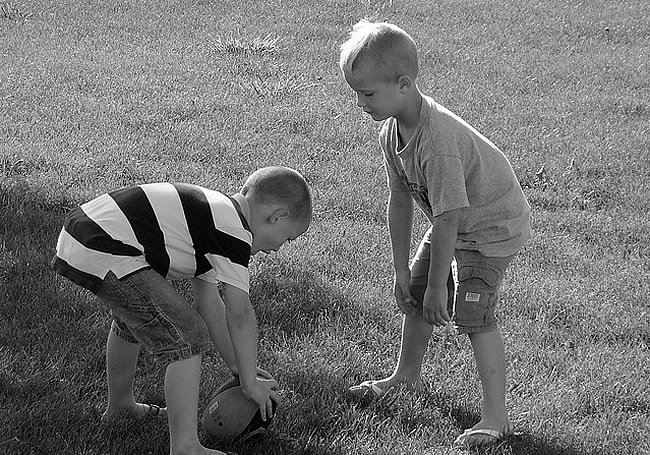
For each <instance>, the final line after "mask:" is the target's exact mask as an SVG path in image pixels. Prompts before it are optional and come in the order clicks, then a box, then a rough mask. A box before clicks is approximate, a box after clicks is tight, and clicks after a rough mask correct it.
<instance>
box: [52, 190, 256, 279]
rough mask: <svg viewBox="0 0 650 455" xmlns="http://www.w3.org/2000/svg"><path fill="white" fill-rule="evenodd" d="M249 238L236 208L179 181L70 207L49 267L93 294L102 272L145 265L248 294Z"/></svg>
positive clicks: (130, 270) (125, 272)
mask: <svg viewBox="0 0 650 455" xmlns="http://www.w3.org/2000/svg"><path fill="white" fill-rule="evenodd" d="M252 241H253V235H252V233H251V232H250V227H249V226H248V223H247V222H246V219H245V218H244V216H243V215H242V213H241V210H240V207H239V204H238V203H237V202H236V201H235V200H234V199H231V198H229V197H228V196H226V195H224V194H222V193H220V192H218V191H213V190H208V189H206V188H202V187H200V186H197V185H190V184H186V183H150V184H145V185H138V186H132V187H128V188H123V189H119V190H116V191H113V192H110V193H108V194H104V195H102V196H99V197H98V198H96V199H93V200H92V201H90V202H87V203H85V204H83V205H81V206H80V207H78V208H76V209H74V210H73V211H72V212H71V213H70V214H69V215H68V217H67V219H66V221H65V224H64V226H63V230H62V231H61V234H60V235H59V240H58V243H57V248H56V256H55V257H54V259H53V261H52V267H53V268H54V270H55V271H56V272H57V273H59V274H61V275H63V276H65V277H67V278H69V279H70V280H72V281H74V282H75V283H77V284H79V285H81V286H83V287H85V288H87V289H89V290H91V291H93V292H96V291H97V289H98V288H99V286H100V284H101V282H102V280H103V279H104V277H105V276H106V274H107V273H108V272H109V271H112V272H113V273H114V274H115V275H116V276H117V277H118V278H122V277H124V276H126V275H128V274H130V273H133V272H136V271H138V270H140V269H143V268H147V267H151V268H152V269H153V270H155V271H156V272H158V273H159V274H160V275H162V276H163V277H165V278H168V279H177V278H200V279H203V280H206V281H210V282H217V281H222V282H224V283H227V284H230V285H232V286H235V287H237V288H239V289H242V290H244V291H245V292H248V290H249V276H248V262H249V260H250V256H251V245H252Z"/></svg>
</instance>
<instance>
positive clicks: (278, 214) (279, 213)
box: [269, 208, 289, 224]
mask: <svg viewBox="0 0 650 455" xmlns="http://www.w3.org/2000/svg"><path fill="white" fill-rule="evenodd" d="M286 218H289V210H288V209H286V208H281V209H277V210H275V211H274V212H273V213H271V216H270V217H269V221H270V222H271V223H272V224H275V223H277V222H278V221H282V220H284V219H286Z"/></svg>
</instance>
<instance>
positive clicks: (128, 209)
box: [52, 167, 311, 455]
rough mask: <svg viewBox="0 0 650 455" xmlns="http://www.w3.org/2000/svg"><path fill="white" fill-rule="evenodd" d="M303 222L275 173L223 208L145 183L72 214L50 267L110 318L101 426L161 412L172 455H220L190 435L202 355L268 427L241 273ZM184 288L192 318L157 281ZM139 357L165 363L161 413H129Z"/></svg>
mask: <svg viewBox="0 0 650 455" xmlns="http://www.w3.org/2000/svg"><path fill="white" fill-rule="evenodd" d="M310 219H311V198H310V194H309V190H308V187H307V184H306V182H305V180H304V178H303V177H302V176H301V175H300V174H299V173H298V172H296V171H294V170H291V169H288V168H284V167H268V168H263V169H260V170H258V171H256V172H254V173H253V174H252V175H251V176H250V177H249V178H248V179H247V181H246V183H244V185H243V187H242V188H241V190H240V192H239V193H237V194H235V195H233V196H232V197H228V196H226V195H224V194H222V193H220V192H218V191H213V190H209V189H206V188H202V187H199V186H196V185H189V184H177V183H174V184H172V183H152V184H145V185H137V186H132V187H129V188H123V189H119V190H116V191H113V192H111V193H108V194H104V195H102V196H100V197H98V198H96V199H94V200H92V201H90V202H87V203H85V204H83V205H82V206H81V207H79V208H77V209H75V210H73V211H72V212H71V213H70V214H69V215H68V217H67V219H66V222H65V225H64V228H63V230H62V231H61V234H60V236H59V240H58V244H57V252H56V256H55V257H54V259H53V261H52V265H53V268H54V270H56V271H57V272H58V273H59V274H61V275H63V276H65V277H67V278H68V279H70V280H72V281H73V282H75V283H77V284H78V285H80V286H83V287H85V288H87V289H89V290H90V291H92V292H93V293H94V294H95V295H97V297H98V298H99V299H100V300H101V301H102V302H104V303H105V304H106V305H107V306H108V307H109V308H110V309H111V312H112V314H113V324H112V327H111V331H110V334H109V336H108V342H107V347H106V372H107V377H108V406H107V408H106V411H105V413H104V416H103V418H104V419H110V418H113V417H115V416H117V415H119V414H130V415H134V416H145V415H151V414H158V413H160V412H165V413H167V416H168V420H169V436H170V453H171V454H174V455H180V454H221V453H222V452H219V451H216V450H209V449H207V448H205V447H203V446H202V445H201V443H200V442H199V439H198V434H197V405H198V395H199V379H200V372H201V358H202V354H203V353H204V352H206V351H207V350H208V349H209V348H210V347H211V346H212V344H214V346H215V347H216V348H217V350H218V351H219V353H220V354H221V356H222V357H223V359H224V361H225V362H226V364H227V365H228V367H229V368H230V369H231V371H232V372H233V373H234V374H235V375H238V376H239V380H240V383H241V386H242V390H243V392H244V394H245V395H246V396H247V397H248V398H249V399H250V400H252V401H254V402H255V403H256V404H257V405H258V406H259V409H260V413H261V415H262V418H263V419H264V420H266V419H267V418H268V417H270V416H271V414H272V401H276V402H277V401H278V400H279V396H278V394H277V392H276V391H275V389H276V388H277V382H276V381H275V380H274V379H273V378H272V377H271V376H270V375H269V374H268V373H266V372H265V371H264V370H261V369H259V368H257V323H256V319H255V314H254V312H253V308H252V306H251V303H250V300H249V295H248V290H249V275H248V263H249V261H250V257H251V255H253V254H255V253H257V252H259V251H265V252H270V251H275V250H277V249H278V248H280V246H281V245H282V244H283V243H285V242H287V241H290V240H293V239H295V238H296V237H298V236H299V235H301V234H302V233H304V232H305V231H306V230H307V228H308V226H309V222H310ZM182 278H188V279H191V280H192V290H193V295H194V300H195V304H196V309H194V308H192V306H190V304H189V302H187V301H186V300H185V299H184V298H183V297H182V296H181V295H180V294H179V293H178V292H176V290H175V289H174V288H173V287H172V286H171V284H170V283H169V282H168V281H167V279H182ZM219 282H221V283H223V286H224V290H223V293H224V298H223V300H222V299H221V296H220V294H219V289H218V287H217V286H218V283H219ZM141 345H142V346H144V347H146V348H147V349H149V350H150V351H152V352H153V353H154V354H155V355H156V356H158V357H159V358H160V359H161V360H162V361H165V362H167V368H166V372H165V400H166V402H167V408H158V407H157V406H155V405H148V404H144V403H138V402H136V401H135V398H134V396H133V381H134V376H135V368H136V363H137V359H138V353H139V348H140V346H141ZM258 374H259V375H261V376H262V378H258V377H257V376H258Z"/></svg>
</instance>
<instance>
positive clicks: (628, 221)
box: [0, 0, 650, 455]
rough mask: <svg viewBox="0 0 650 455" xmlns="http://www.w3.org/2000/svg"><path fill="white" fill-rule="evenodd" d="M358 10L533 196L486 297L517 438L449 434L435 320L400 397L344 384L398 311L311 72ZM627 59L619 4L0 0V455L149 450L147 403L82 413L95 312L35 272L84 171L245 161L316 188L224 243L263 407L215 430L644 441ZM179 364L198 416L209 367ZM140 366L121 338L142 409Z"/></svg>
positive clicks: (358, 155)
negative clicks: (246, 303) (357, 393)
mask: <svg viewBox="0 0 650 455" xmlns="http://www.w3.org/2000/svg"><path fill="white" fill-rule="evenodd" d="M363 17H367V18H370V19H379V20H389V21H392V22H394V23H396V24H398V25H400V26H402V27H403V28H405V29H406V30H407V31H408V32H410V33H411V34H412V36H413V37H414V38H415V40H416V42H417V43H418V45H419V48H420V51H421V75H420V87H421V89H422V90H423V91H424V92H425V93H427V94H430V95H432V96H433V97H434V98H436V99H437V100H438V101H439V102H440V103H442V104H443V105H445V106H447V107H448V108H450V109H451V110H452V111H454V112H456V113H457V114H459V115H460V116H462V117H463V118H465V119H466V120H467V121H469V122H470V123H472V124H473V125H474V126H475V127H477V128H478V129H479V130H480V131H481V132H483V133H484V134H485V135H486V136H487V137H488V138H490V139H491V140H492V141H493V142H495V143H496V144H497V145H499V146H500V147H501V148H502V150H503V151H504V153H505V154H506V155H507V156H508V158H509V159H510V161H511V162H512V165H513V167H514V169H515V172H516V174H517V176H518V178H519V180H520V182H521V184H522V187H523V188H524V191H525V193H526V195H527V197H528V198H529V201H530V203H531V206H532V210H533V229H534V236H533V238H532V239H531V241H530V242H529V243H528V244H527V245H526V247H525V248H524V249H523V251H522V252H521V254H520V255H519V256H518V258H517V260H516V262H515V264H513V266H512V267H511V269H510V271H509V274H508V276H507V278H506V281H505V283H504V286H503V293H502V294H503V302H502V303H501V305H500V313H499V314H500V319H501V321H502V322H501V326H502V332H503V334H504V338H505V343H506V351H507V356H506V357H507V358H506V360H507V370H508V386H507V389H508V390H507V400H508V406H509V409H510V411H511V416H512V419H513V420H514V422H515V424H516V434H515V435H513V436H512V437H511V438H509V439H508V440H507V441H505V442H504V443H503V444H500V445H499V446H496V447H493V448H489V449H485V450H474V451H466V450H462V449H457V448H454V447H453V446H452V443H453V440H454V439H455V437H456V436H457V435H458V434H459V433H460V432H461V431H462V430H463V429H465V428H467V427H470V426H471V425H473V424H474V423H475V422H476V421H478V419H479V413H480V393H479V392H480V384H479V382H478V378H477V375H476V372H475V365H474V360H473V356H472V354H471V349H470V346H469V343H468V341H467V339H466V338H465V337H459V336H456V335H454V334H453V333H450V332H446V331H441V330H436V331H435V332H434V335H433V337H432V339H431V342H430V347H429V350H428V352H427V355H426V358H425V363H424V369H423V376H424V382H425V392H424V393H423V394H422V395H420V396H413V395H410V394H408V393H406V392H405V391H396V392H395V393H392V394H389V395H388V396H387V397H386V398H385V399H382V400H380V401H379V402H376V403H373V404H371V405H369V406H364V405H362V404H360V403H356V402H351V401H349V400H347V399H346V398H345V397H344V391H345V390H346V388H347V387H348V386H350V385H352V384H354V383H357V382H359V381H362V380H365V379H370V378H378V377H381V376H384V375H387V374H389V373H390V372H391V371H392V368H393V366H394V363H395V357H396V353H397V349H398V343H399V330H400V325H401V316H400V314H399V311H398V309H397V307H396V305H395V304H394V302H393V298H392V296H391V288H392V265H391V259H390V258H391V256H390V244H389V240H388V235H387V229H386V223H385V203H386V196H387V191H386V185H385V176H384V170H383V167H382V161H381V156H380V152H379V148H378V144H377V132H378V128H379V125H378V124H376V123H374V122H373V121H372V120H371V119H370V118H368V117H367V116H364V115H363V114H362V112H360V110H359V109H358V108H356V106H355V99H354V96H353V93H352V92H351V91H350V90H349V89H348V88H347V86H346V85H345V83H344V81H343V79H342V78H341V76H340V74H339V70H338V67H337V62H338V47H339V45H340V44H341V43H342V42H343V41H344V40H345V39H346V37H347V33H348V31H349V29H350V27H351V25H352V24H353V23H355V22H357V21H358V20H359V19H361V18H363ZM649 63H650V3H648V2H647V1H645V0H620V1H607V0H593V1H584V2H572V1H566V0H547V1H540V0H521V1H506V0H483V1H476V0H470V1H463V2H456V1H451V0H440V1H436V2H431V1H422V0H403V1H402V0H386V1H370V0H368V1H361V0H355V1H351V0H332V1H324V2H316V1H305V2H297V1H286V0H266V1H253V0H243V1H241V2H225V1H221V0H214V1H211V0H183V1H180V0H156V1H151V0H143V1H136V0H105V1H102V2H92V1H83V2H82V1H71V0H60V1H56V2H54V1H48V2H46V1H40V0H38V1H37V0H10V1H2V2H0V173H1V174H0V453H7V454H85V455H99V454H121V455H140V454H166V453H168V451H169V446H168V434H167V428H166V425H165V423H164V422H159V421H145V422H133V421H127V422H123V423H118V424H115V425H110V426H106V425H101V424H100V421H99V418H100V415H101V413H102V411H103V406H104V404H105V402H106V384H105V373H104V343H105V340H106V336H107V333H108V328H109V325H110V316H109V314H107V312H106V310H104V308H103V307H101V306H100V305H99V304H98V302H97V301H96V300H95V298H94V297H93V296H92V295H91V294H89V293H87V292H85V291H82V290H80V288H78V287H75V286H74V285H72V284H71V283H69V282H67V281H65V280H63V279H60V278H57V277H56V276H55V275H54V274H53V273H52V272H51V271H50V269H49V266H48V263H49V260H50V258H51V256H52V254H53V252H54V247H55V242H56V237H57V235H58V232H59V230H60V228H61V225H62V221H63V219H64V217H65V214H66V211H67V210H69V209H70V208H71V207H74V206H76V205H78V204H80V203H82V202H84V201H86V200H88V199H91V198H93V197H95V196H96V195H99V194H100V193H102V192H105V191H107V190H110V189H113V188H116V187H120V186H125V185H131V184H135V183H143V182H154V181H184V182H191V183H197V184H201V185H204V186H207V187H211V188H216V189H221V190H223V191H224V192H227V193H232V192H235V191H236V190H237V189H238V188H239V186H240V185H241V183H242V182H243V180H244V179H245V177H246V176H247V175H248V174H249V173H250V172H251V171H253V170H254V169H256V168H258V167H261V166H266V165H271V164H283V165H287V166H291V167H294V168H296V169H298V170H300V171H301V172H302V173H303V174H304V175H305V176H306V177H307V178H308V180H309V182H310V184H311V185H312V187H313V190H314V200H315V216H314V219H313V224H312V226H311V228H310V229H309V231H308V232H307V233H306V234H305V235H304V236H303V237H301V238H299V239H298V240H297V241H296V242H293V243H292V244H291V245H289V246H287V247H285V248H284V249H282V250H281V251H280V252H278V253H275V254H273V255H270V256H263V257H256V258H255V259H254V261H253V263H252V264H251V272H252V291H251V298H252V301H253V303H254V306H255V310H256V314H257V317H258V322H259V331H260V342H259V348H260V351H259V352H260V354H259V357H260V364H261V366H263V367H264V368H266V369H268V370H269V371H271V372H272V373H273V374H274V375H275V377H276V378H277V379H278V381H279V382H280V384H281V388H282V397H283V403H282V405H281V407H280V410H279V412H278V415H277V417H276V419H275V421H274V423H273V426H272V427H271V430H270V431H269V433H268V434H267V435H266V437H265V439H264V440H262V441H256V442H252V443H247V444H238V443H235V442H225V443H217V444H215V445H214V447H216V448H219V449H224V450H225V449H227V450H235V451H237V452H238V453H240V454H269V455H272V454H273V455H274V454H278V455H279V454H291V455H299V454H310V455H316V454H318V455H325V454H328V455H330V454H332V455H344V454H359V455H361V454H373V455H374V454H386V455H388V454H390V455H393V454H403V455H406V454H409V455H410V454H426V455H434V454H435V455H438V454H457V453H468V452H470V453H473V452H477V453H487V454H521V455H524V454H525V455H528V454H569V455H588V454H589V455H591V454H612V455H623V454H648V453H650V431H649V429H650V385H649V384H650V353H649V344H650V328H649V327H650V303H649V298H650V284H649V283H650V279H649V278H650V249H649V248H650V247H649V245H650V216H649V212H650V184H649V181H650V179H649V178H648V177H649V176H650V71H649V69H648V64H649ZM426 228H427V224H426V222H425V220H424V218H423V217H422V216H418V218H417V226H416V229H415V235H414V240H413V242H414V245H415V244H416V243H417V241H418V240H419V236H420V235H421V234H422V233H423V232H424V231H425V230H426ZM179 289H181V290H182V291H183V292H185V291H186V289H187V288H186V287H185V286H184V285H183V284H179ZM204 365H205V371H204V374H203V377H202V385H201V402H200V410H202V409H203V407H204V406H205V404H206V403H207V400H208V399H209V398H210V396H211V392H212V391H213V390H214V389H216V387H217V386H218V385H219V384H221V383H222V382H224V381H225V380H227V379H228V376H227V374H226V368H225V366H224V364H223V363H222V361H221V360H220V359H219V357H218V356H217V355H214V356H211V357H209V358H206V359H205V362H204ZM163 374H164V365H160V364H159V363H157V362H156V360H155V359H154V358H153V357H152V356H150V355H149V354H147V353H143V354H142V356H141V359H140V364H139V371H138V376H137V378H136V392H137V396H138V398H139V399H141V400H143V401H146V402H151V403H158V404H164V395H163Z"/></svg>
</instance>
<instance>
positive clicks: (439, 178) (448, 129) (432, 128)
mask: <svg viewBox="0 0 650 455" xmlns="http://www.w3.org/2000/svg"><path fill="white" fill-rule="evenodd" d="M379 141H380V144H381V147H382V150H383V152H384V160H385V164H386V171H387V174H388V185H389V188H390V190H391V191H396V192H397V191H409V192H410V194H411V196H412V197H413V199H414V200H415V202H416V203H417V204H418V206H419V207H420V208H421V209H422V211H423V212H424V213H425V215H426V216H427V217H428V218H429V220H433V218H435V217H437V216H439V215H441V214H443V213H445V212H448V211H451V210H455V209H462V210H461V211H460V217H459V223H458V240H457V244H456V249H461V250H474V251H478V252H480V253H481V254H483V255H485V256H493V257H505V256H510V255H512V254H515V253H516V252H517V251H518V250H519V248H521V246H522V245H523V244H524V243H525V242H526V240H528V238H529V237H530V206H529V205H528V202H527V201H526V196H525V195H524V193H523V191H522V190H521V186H520V185H519V181H518V180H517V178H516V176H515V173H514V171H513V170H512V166H511V165H510V162H509V161H508V159H507V158H506V157H505V155H504V154H503V153H502V152H501V151H500V150H499V149H498V148H497V147H496V146H495V145H494V144H492V142H490V141H489V140H488V139H487V138H486V137H484V136H483V135H481V134H480V133H479V132H478V131H476V130H475V129H474V128H472V127H471V126H470V125H469V124H467V123H466V122H465V121H464V120H462V119H461V118H460V117H458V116H457V115H455V114H453V113H452V112H450V111H449V110H447V109H446V108H445V107H443V106H441V105H440V104H437V103H436V102H435V101H434V100H433V99H431V98H429V97H427V96H425V97H423V100H422V107H421V109H420V120H419V123H418V126H417V128H416V130H415V132H414V133H413V136H412V137H411V139H410V141H409V143H408V144H406V146H405V147H404V148H403V149H402V150H399V149H398V148H399V138H398V132H397V120H396V119H395V118H392V117H391V118H389V119H388V120H386V121H385V122H384V124H383V126H382V129H381V132H380V134H379Z"/></svg>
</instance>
